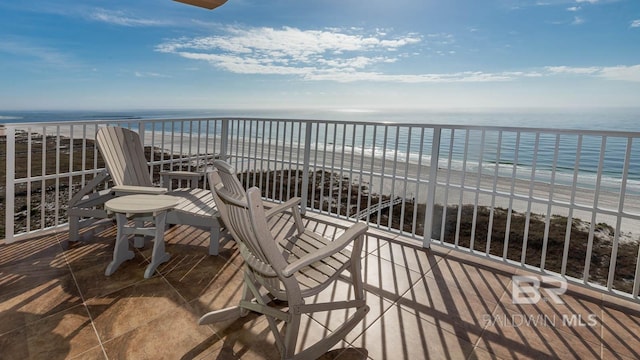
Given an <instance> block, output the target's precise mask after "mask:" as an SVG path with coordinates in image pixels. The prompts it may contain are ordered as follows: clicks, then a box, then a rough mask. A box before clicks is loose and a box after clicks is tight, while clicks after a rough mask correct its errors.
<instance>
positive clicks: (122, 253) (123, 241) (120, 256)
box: [104, 213, 134, 276]
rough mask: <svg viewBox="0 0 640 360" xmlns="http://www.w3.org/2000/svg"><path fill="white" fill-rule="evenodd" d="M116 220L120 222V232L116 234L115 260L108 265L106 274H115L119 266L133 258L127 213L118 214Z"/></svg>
mask: <svg viewBox="0 0 640 360" xmlns="http://www.w3.org/2000/svg"><path fill="white" fill-rule="evenodd" d="M116 222H117V224H118V234H117V236H116V245H115V248H114V249H113V261H111V263H110V264H109V266H107V270H105V272H104V274H105V275H106V276H109V275H111V274H113V273H114V272H115V271H116V270H117V269H118V267H119V266H120V265H121V264H122V263H123V262H125V261H127V260H131V259H133V256H134V254H133V251H131V250H129V241H128V240H127V234H126V233H125V230H124V227H125V224H126V223H127V216H126V215H125V214H120V213H118V214H116Z"/></svg>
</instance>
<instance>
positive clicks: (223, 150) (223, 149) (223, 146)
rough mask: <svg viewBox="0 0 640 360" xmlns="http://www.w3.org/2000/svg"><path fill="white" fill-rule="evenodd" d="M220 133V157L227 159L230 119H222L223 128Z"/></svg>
mask: <svg viewBox="0 0 640 360" xmlns="http://www.w3.org/2000/svg"><path fill="white" fill-rule="evenodd" d="M221 131H222V132H221V134H220V159H222V160H224V161H227V158H228V155H227V150H228V147H229V119H223V120H222V129H221Z"/></svg>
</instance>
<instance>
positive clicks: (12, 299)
mask: <svg viewBox="0 0 640 360" xmlns="http://www.w3.org/2000/svg"><path fill="white" fill-rule="evenodd" d="M288 220H289V219H287V216H286V215H285V216H284V217H283V218H280V219H278V220H277V221H276V222H275V223H274V224H272V225H273V226H274V227H277V228H278V229H286V226H285V225H286V224H285V223H286V222H287V221H288ZM305 221H306V222H308V225H309V226H312V227H313V228H314V229H315V231H317V232H320V233H323V234H325V235H335V234H339V233H340V232H341V231H342V227H341V225H340V221H336V220H335V219H333V218H328V217H324V216H318V215H310V216H308V217H306V218H305ZM281 231H284V230H281ZM82 236H83V241H81V242H79V243H75V244H72V245H71V246H70V247H69V248H68V249H67V250H64V249H63V247H64V244H65V240H66V238H67V235H66V233H58V234H52V235H48V236H43V237H40V238H35V239H31V240H28V241H22V242H17V243H14V244H9V245H6V244H2V245H0V349H1V350H0V358H2V359H63V358H69V359H105V358H106V359H125V358H130V359H277V358H279V353H278V351H277V348H276V346H275V343H274V340H273V336H272V335H271V333H270V331H269V328H268V326H267V321H266V320H265V318H264V316H257V315H253V314H250V315H249V316H247V317H245V318H241V319H239V320H237V321H229V322H226V323H222V324H216V326H212V325H207V326H199V325H197V320H198V318H199V317H200V316H201V315H202V314H204V313H206V312H208V311H210V310H214V309H220V308H223V307H227V306H230V305H233V304H235V303H236V301H237V299H238V298H239V297H240V296H241V290H242V286H241V285H242V270H241V265H242V259H241V258H240V256H239V254H238V252H237V251H236V248H235V246H234V245H233V243H232V242H228V241H227V242H225V244H224V248H223V250H222V251H221V254H220V256H208V255H207V254H206V249H207V245H208V234H207V233H205V232H203V231H201V230H199V229H196V228H193V227H189V226H174V227H172V228H170V229H169V230H168V231H167V233H166V240H167V247H166V248H167V251H168V252H170V253H171V254H172V256H171V259H170V260H169V261H168V262H167V263H165V264H163V265H162V266H160V268H159V269H158V272H156V273H155V275H154V276H153V277H152V278H151V279H144V278H143V273H144V270H145V268H146V265H147V264H148V260H149V257H150V254H151V251H150V248H151V246H150V241H149V240H147V242H146V244H145V247H144V248H143V249H141V250H136V251H135V254H136V255H135V258H134V259H132V260H130V261H127V262H125V263H124V264H123V265H122V266H121V267H120V268H119V269H118V270H117V271H116V272H115V273H114V274H113V275H111V276H109V277H107V276H105V275H104V270H105V268H106V266H107V264H108V263H109V262H110V261H111V257H112V251H113V243H114V239H115V226H113V224H112V223H110V222H107V223H104V224H102V225H96V226H94V227H90V228H87V229H85V231H84V232H83V235H82ZM363 256H364V257H363V276H364V278H365V284H366V295H367V303H368V305H369V306H370V307H371V311H370V312H369V313H368V314H367V316H366V317H365V319H364V321H363V322H362V323H360V324H359V325H358V326H357V327H356V328H355V329H354V330H353V331H351V333H349V334H348V335H347V337H346V338H345V340H344V341H343V342H342V343H339V344H338V345H337V346H336V347H334V349H333V350H332V351H330V352H329V353H327V354H326V355H325V356H324V358H325V359H342V360H344V359H423V358H433V359H442V358H448V359H470V358H471V359H475V358H504V359H507V358H532V359H542V358H562V359H568V358H579V359H586V358H629V359H634V358H640V331H638V329H640V304H637V303H631V302H627V301H624V300H621V299H617V298H614V297H611V296H609V295H602V294H600V293H597V292H592V291H589V290H584V289H581V288H573V287H572V286H570V288H569V292H568V293H566V294H564V295H562V296H561V299H562V300H563V301H564V304H555V303H554V302H553V301H549V299H547V298H546V297H545V299H543V300H547V301H540V302H539V303H538V304H535V305H515V304H513V301H512V298H511V282H512V275H514V274H517V275H524V274H526V273H525V272H524V271H523V270H520V269H515V268H512V267H509V266H506V265H502V264H498V263H495V262H490V261H488V260H487V261H485V260H483V259H478V258H476V257H472V256H469V255H466V254H462V253H459V252H453V251H449V250H447V249H444V248H442V247H437V246H433V247H432V248H431V249H429V250H424V249H422V248H420V247H418V246H415V244H414V245H412V244H410V243H409V242H407V241H403V239H402V238H400V237H396V236H394V235H392V234H389V233H385V232H380V231H376V230H372V231H371V232H370V234H369V235H368V236H367V241H366V246H365V253H364V254H363ZM348 294H349V287H348V286H347V284H346V283H343V282H339V283H338V284H337V285H336V286H334V287H330V288H329V289H327V290H326V291H325V292H323V293H322V294H320V296H319V297H321V298H323V300H327V299H336V300H339V299H342V298H343V297H346V296H348ZM321 315H322V316H314V318H305V319H304V320H303V324H302V328H301V335H300V337H299V339H300V341H299V343H300V344H299V346H302V347H305V346H308V345H309V344H310V343H312V342H313V341H314V340H315V339H318V338H320V337H323V336H326V334H327V333H329V332H331V331H332V329H335V328H336V327H337V326H338V325H339V324H340V323H341V322H342V320H343V319H344V318H345V315H346V314H345V313H342V312H339V313H336V312H334V313H331V314H329V315H327V314H321Z"/></svg>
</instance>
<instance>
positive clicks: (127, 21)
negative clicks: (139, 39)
mask: <svg viewBox="0 0 640 360" xmlns="http://www.w3.org/2000/svg"><path fill="white" fill-rule="evenodd" d="M88 16H89V18H90V19H92V20H96V21H101V22H105V23H108V24H114V25H120V26H131V27H136V26H163V25H167V23H166V22H162V21H157V20H151V19H142V18H136V17H132V16H127V15H126V14H125V13H124V12H122V11H111V10H105V9H96V10H94V11H93V12H92V13H90V14H89V15H88Z"/></svg>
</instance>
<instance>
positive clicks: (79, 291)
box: [55, 234, 109, 359]
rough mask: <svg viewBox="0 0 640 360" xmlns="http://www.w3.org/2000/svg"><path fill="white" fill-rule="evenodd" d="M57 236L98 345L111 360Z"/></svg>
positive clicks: (106, 357) (105, 356)
mask: <svg viewBox="0 0 640 360" xmlns="http://www.w3.org/2000/svg"><path fill="white" fill-rule="evenodd" d="M55 236H56V241H57V242H58V245H60V247H61V248H62V256H63V258H64V263H65V264H66V265H67V268H68V269H69V273H70V274H71V278H72V279H73V284H74V285H75V286H76V289H77V290H78V294H79V295H80V300H81V301H82V306H83V307H84V310H85V311H86V312H87V316H88V317H89V321H90V322H91V328H92V329H93V333H94V334H95V335H96V338H97V339H98V344H100V349H101V350H102V354H103V355H104V358H105V359H109V357H108V356H107V351H106V350H105V348H104V344H103V342H102V339H101V338H100V334H99V333H98V329H97V328H96V325H95V321H94V319H93V316H92V315H91V312H90V311H89V306H88V305H87V301H86V299H85V297H84V294H83V293H82V290H81V289H80V284H78V279H77V278H76V274H75V272H74V271H73V268H72V267H71V264H70V263H69V259H68V257H67V253H66V250H65V249H64V246H62V244H61V241H60V239H59V238H58V234H56V235H55ZM90 350H91V349H88V350H87V351H90ZM79 355H82V354H79Z"/></svg>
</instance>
